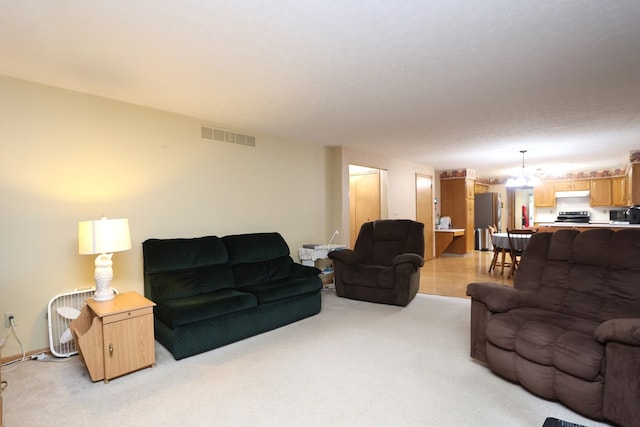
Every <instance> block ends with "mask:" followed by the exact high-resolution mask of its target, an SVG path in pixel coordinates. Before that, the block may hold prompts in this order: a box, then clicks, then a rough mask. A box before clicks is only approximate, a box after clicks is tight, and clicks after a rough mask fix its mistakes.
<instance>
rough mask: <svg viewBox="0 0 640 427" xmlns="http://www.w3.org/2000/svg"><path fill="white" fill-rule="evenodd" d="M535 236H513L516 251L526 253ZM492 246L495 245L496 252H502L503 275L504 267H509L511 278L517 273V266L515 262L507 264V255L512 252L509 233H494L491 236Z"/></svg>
mask: <svg viewBox="0 0 640 427" xmlns="http://www.w3.org/2000/svg"><path fill="white" fill-rule="evenodd" d="M532 235H533V234H512V235H511V240H512V241H513V245H514V246H515V248H514V249H515V250H520V251H524V250H525V248H526V247H527V244H528V243H529V239H531V236H532ZM491 244H492V245H493V248H494V251H495V250H498V251H500V252H501V256H502V263H501V264H500V267H501V274H504V267H505V265H508V266H509V267H510V268H509V277H511V276H512V275H513V273H514V271H515V265H514V262H513V260H511V263H509V264H505V258H506V255H507V254H510V252H511V244H510V243H509V235H508V234H507V233H493V234H492V235H491Z"/></svg>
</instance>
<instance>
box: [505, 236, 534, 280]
mask: <svg viewBox="0 0 640 427" xmlns="http://www.w3.org/2000/svg"><path fill="white" fill-rule="evenodd" d="M536 231H537V230H536V229H534V228H525V229H522V230H520V229H515V228H513V229H509V228H507V238H508V239H509V255H510V256H511V268H510V269H509V276H507V277H508V278H511V277H513V276H514V275H515V274H516V270H517V269H518V262H520V257H521V256H522V254H523V253H524V249H522V248H520V247H519V245H518V244H517V243H516V242H517V241H516V239H517V237H514V235H516V234H518V235H523V234H533V233H535V232H536Z"/></svg>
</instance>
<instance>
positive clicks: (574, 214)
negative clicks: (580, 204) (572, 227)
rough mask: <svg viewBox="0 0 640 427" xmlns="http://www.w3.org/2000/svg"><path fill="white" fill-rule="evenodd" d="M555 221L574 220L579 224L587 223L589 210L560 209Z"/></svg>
mask: <svg viewBox="0 0 640 427" xmlns="http://www.w3.org/2000/svg"><path fill="white" fill-rule="evenodd" d="M555 222H575V223H579V224H588V223H589V212H587V211H564V212H563V211H560V212H558V217H557V218H556V220H555Z"/></svg>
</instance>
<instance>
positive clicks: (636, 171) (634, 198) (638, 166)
mask: <svg viewBox="0 0 640 427" xmlns="http://www.w3.org/2000/svg"><path fill="white" fill-rule="evenodd" d="M627 195H628V200H627V201H628V202H629V203H628V204H629V205H640V163H634V164H632V165H631V167H629V173H628V175H627Z"/></svg>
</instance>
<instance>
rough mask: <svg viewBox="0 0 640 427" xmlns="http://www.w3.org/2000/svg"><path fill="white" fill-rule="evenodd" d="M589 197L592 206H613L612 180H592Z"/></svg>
mask: <svg viewBox="0 0 640 427" xmlns="http://www.w3.org/2000/svg"><path fill="white" fill-rule="evenodd" d="M589 195H590V205H591V206H612V205H613V202H612V198H611V178H602V179H592V180H590V188H589Z"/></svg>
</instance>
